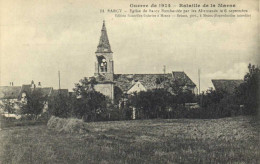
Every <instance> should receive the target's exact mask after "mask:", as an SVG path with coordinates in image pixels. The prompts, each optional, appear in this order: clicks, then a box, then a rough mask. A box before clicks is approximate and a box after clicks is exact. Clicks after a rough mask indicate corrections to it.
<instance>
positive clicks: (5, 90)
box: [0, 86, 21, 113]
mask: <svg viewBox="0 0 260 164" xmlns="http://www.w3.org/2000/svg"><path fill="white" fill-rule="evenodd" d="M20 91H21V87H20V86H0V113H3V112H4V107H3V105H4V103H5V101H6V102H8V103H9V104H10V105H11V106H13V107H14V109H19V106H18V104H17V103H16V102H17V101H18V97H19V94H20Z"/></svg>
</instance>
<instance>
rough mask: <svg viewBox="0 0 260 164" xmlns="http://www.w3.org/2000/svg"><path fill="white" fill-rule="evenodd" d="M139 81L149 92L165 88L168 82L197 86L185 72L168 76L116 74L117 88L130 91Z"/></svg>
mask: <svg viewBox="0 0 260 164" xmlns="http://www.w3.org/2000/svg"><path fill="white" fill-rule="evenodd" d="M137 81H139V82H140V83H141V84H142V85H143V86H144V87H145V88H146V89H147V90H150V89H156V88H163V87H164V84H165V83H166V82H174V81H177V82H175V83H174V84H178V86H185V85H189V86H194V87H195V86H196V85H195V84H194V83H193V82H192V81H191V79H190V78H189V77H188V76H187V75H186V74H185V73H184V72H173V73H172V74H171V73H167V74H114V82H115V86H117V87H119V88H121V89H122V90H123V91H128V90H129V89H130V88H131V86H133V84H134V83H135V82H137Z"/></svg>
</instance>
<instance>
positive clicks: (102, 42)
mask: <svg viewBox="0 0 260 164" xmlns="http://www.w3.org/2000/svg"><path fill="white" fill-rule="evenodd" d="M96 52H97V53H111V52H112V51H111V47H110V44H109V40H108V36H107V29H106V25H105V21H103V26H102V30H101V36H100V39H99V44H98V46H97V51H96Z"/></svg>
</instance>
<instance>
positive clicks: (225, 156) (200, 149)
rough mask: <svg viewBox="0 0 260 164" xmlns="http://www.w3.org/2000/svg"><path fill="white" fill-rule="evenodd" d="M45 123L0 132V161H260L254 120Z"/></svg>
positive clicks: (257, 134) (236, 118)
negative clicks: (78, 126) (69, 129)
mask: <svg viewBox="0 0 260 164" xmlns="http://www.w3.org/2000/svg"><path fill="white" fill-rule="evenodd" d="M86 127H87V128H88V131H84V132H81V133H65V132H58V131H57V130H55V129H48V128H47V126H46V125H35V126H21V127H11V128H4V129H2V130H0V163H156V164H157V163H259V160H260V156H259V139H258V138H259V131H258V130H259V128H258V127H259V125H258V124H257V122H256V120H253V119H252V118H249V117H235V118H224V119H212V120H196V119H172V120H161V119H158V120H135V121H113V122H96V123H86Z"/></svg>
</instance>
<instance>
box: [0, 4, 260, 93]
mask: <svg viewBox="0 0 260 164" xmlns="http://www.w3.org/2000/svg"><path fill="white" fill-rule="evenodd" d="M0 2H1V4H0V6H1V7H0V10H1V11H0V16H1V17H0V48H1V49H0V55H1V56H0V85H1V86H7V85H9V83H10V82H13V83H14V85H15V86H19V85H22V84H29V83H30V82H31V80H34V82H36V83H37V82H39V81H40V82H41V83H42V86H43V87H44V86H46V87H49V86H51V87H54V88H58V71H59V70H60V73H61V87H62V88H68V89H69V90H72V88H73V87H74V84H75V83H77V82H78V81H79V80H80V79H82V78H83V77H89V76H93V75H94V63H95V60H96V57H95V51H96V49H97V45H98V42H99V38H100V35H101V27H102V23H103V20H105V21H106V28H107V33H108V37H109V41H110V45H111V48H112V51H113V52H114V54H113V55H114V67H115V73H133V74H135V73H136V74H137V73H163V65H166V72H168V73H170V72H171V71H184V72H186V74H187V75H188V76H189V77H190V78H191V79H192V80H193V81H194V82H195V83H196V84H198V69H200V70H201V90H206V89H208V88H209V87H212V83H211V79H243V76H244V74H245V73H246V72H247V66H248V64H249V63H253V64H257V61H256V60H257V56H259V46H258V45H259V40H258V38H259V25H258V23H259V21H258V19H259V18H258V12H259V8H258V7H259V1H258V0H251V1H250V0H249V1H248V0H228V1H227V0H223V1H219V2H225V3H227V2H228V3H236V4H237V5H238V6H239V8H244V9H248V10H250V14H251V18H215V19H210V18H201V19H199V18H196V19H191V18H171V19H169V18H157V19H153V18H115V17H114V16H113V14H108V13H100V12H99V11H100V9H121V8H122V9H124V10H129V9H130V8H129V5H130V4H151V3H159V2H164V3H168V2H169V3H173V4H178V3H182V2H184V1H183V0H179V1H177V0H176V1H173V0H171V1H168V0H161V1H159V0H153V1H151V0H150V1H148V0H142V1H141V0H120V1H119V0H107V1H101V0H97V1H95V2H94V1H93V2H92V1H90V0H66V1H65V0H46V1H34V0H26V1H24V0H0ZM209 2H212V1H211V0H191V1H185V3H200V4H201V3H209ZM214 3H216V1H214Z"/></svg>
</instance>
